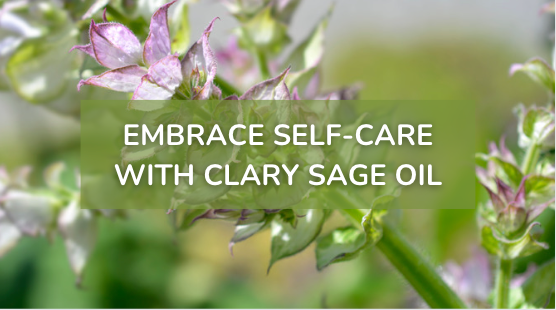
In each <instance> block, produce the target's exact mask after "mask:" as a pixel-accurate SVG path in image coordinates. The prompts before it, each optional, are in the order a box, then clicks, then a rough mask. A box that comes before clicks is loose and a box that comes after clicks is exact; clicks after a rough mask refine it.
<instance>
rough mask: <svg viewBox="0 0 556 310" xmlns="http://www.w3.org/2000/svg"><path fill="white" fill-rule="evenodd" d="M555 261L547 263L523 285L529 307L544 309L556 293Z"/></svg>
mask: <svg viewBox="0 0 556 310" xmlns="http://www.w3.org/2000/svg"><path fill="white" fill-rule="evenodd" d="M554 272H555V271H554V260H552V261H550V262H547V263H545V264H544V265H542V266H541V267H539V269H537V270H536V271H535V273H533V274H532V275H531V276H530V277H529V278H528V279H527V280H526V281H525V282H524V283H523V284H522V285H521V290H522V291H523V296H524V297H525V302H526V303H527V307H531V306H532V307H535V308H544V307H546V305H547V304H548V301H549V300H550V297H551V296H552V295H553V293H554Z"/></svg>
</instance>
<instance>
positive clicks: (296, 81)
mask: <svg viewBox="0 0 556 310" xmlns="http://www.w3.org/2000/svg"><path fill="white" fill-rule="evenodd" d="M331 13H332V9H330V10H328V12H327V13H326V15H325V16H324V17H323V18H322V19H321V21H320V22H319V23H318V24H317V26H316V27H315V29H313V31H312V32H311V34H310V35H309V37H307V39H305V40H304V41H303V42H301V44H299V45H298V46H297V47H296V48H295V50H294V51H293V52H292V53H291V54H290V56H289V57H288V59H287V60H286V61H285V63H284V64H285V66H288V65H291V67H292V71H294V72H291V73H289V74H288V76H287V77H286V84H287V85H288V88H289V89H293V88H294V87H296V86H297V87H298V89H299V91H300V92H302V93H303V91H304V89H305V87H306V86H307V84H308V83H309V81H310V80H311V79H312V78H313V76H314V75H315V73H316V72H317V68H318V67H319V65H320V61H321V59H322V56H323V55H324V37H325V36H324V33H325V31H326V28H327V26H328V20H329V18H330V15H331Z"/></svg>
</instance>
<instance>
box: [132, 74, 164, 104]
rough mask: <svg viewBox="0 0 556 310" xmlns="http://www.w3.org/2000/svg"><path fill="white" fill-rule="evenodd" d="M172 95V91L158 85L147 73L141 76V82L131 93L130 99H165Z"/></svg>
mask: <svg viewBox="0 0 556 310" xmlns="http://www.w3.org/2000/svg"><path fill="white" fill-rule="evenodd" d="M173 95H174V92H173V91H169V90H168V89H166V88H164V87H161V86H159V85H158V84H156V83H155V82H154V81H153V80H152V79H151V78H150V77H149V75H145V76H143V77H142V78H141V83H140V84H139V86H138V87H137V89H136V90H135V92H134V93H133V97H132V98H131V100H167V99H170V98H172V96H173Z"/></svg>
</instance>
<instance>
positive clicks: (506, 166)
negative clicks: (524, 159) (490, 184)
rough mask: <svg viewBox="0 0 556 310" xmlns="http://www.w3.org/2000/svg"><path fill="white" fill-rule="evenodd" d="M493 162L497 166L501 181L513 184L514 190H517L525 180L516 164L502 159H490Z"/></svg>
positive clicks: (493, 157) (492, 157)
mask: <svg viewBox="0 0 556 310" xmlns="http://www.w3.org/2000/svg"><path fill="white" fill-rule="evenodd" d="M489 159H490V160H491V161H492V162H494V163H495V164H496V167H497V168H498V169H496V172H497V174H499V177H500V179H502V180H503V181H504V182H506V183H508V184H511V185H512V186H513V187H514V188H517V187H518V186H519V184H520V183H521V180H522V179H523V173H521V170H520V169H519V168H518V167H516V166H515V165H514V164H511V163H509V162H507V161H504V160H503V159H501V158H500V157H495V156H491V157H490V158H489Z"/></svg>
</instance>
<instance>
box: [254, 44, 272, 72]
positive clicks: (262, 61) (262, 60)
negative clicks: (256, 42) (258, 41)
mask: <svg viewBox="0 0 556 310" xmlns="http://www.w3.org/2000/svg"><path fill="white" fill-rule="evenodd" d="M255 55H256V57H257V64H258V65H259V71H260V72H261V77H262V79H263V80H268V79H270V69H269V68H268V63H267V61H266V55H265V53H264V51H261V50H260V49H258V48H256V49H255Z"/></svg>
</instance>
